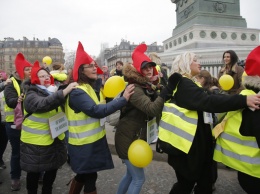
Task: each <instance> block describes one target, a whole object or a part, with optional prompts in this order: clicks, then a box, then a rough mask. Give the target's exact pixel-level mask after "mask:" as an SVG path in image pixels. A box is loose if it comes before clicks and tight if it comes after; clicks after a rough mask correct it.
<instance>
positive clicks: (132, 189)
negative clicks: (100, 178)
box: [116, 160, 145, 194]
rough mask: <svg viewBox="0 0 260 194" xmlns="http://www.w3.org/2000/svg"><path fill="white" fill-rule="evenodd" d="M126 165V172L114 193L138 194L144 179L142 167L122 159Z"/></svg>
mask: <svg viewBox="0 0 260 194" xmlns="http://www.w3.org/2000/svg"><path fill="white" fill-rule="evenodd" d="M123 162H124V163H125V165H126V168H127V169H126V174H125V175H124V177H123V178H122V180H121V181H120V183H119V187H118V190H117V193H116V194H125V193H127V194H138V193H140V191H141V189H142V186H143V184H144V181H145V175H144V168H138V167H135V166H134V165H132V164H131V162H130V161H129V160H123Z"/></svg>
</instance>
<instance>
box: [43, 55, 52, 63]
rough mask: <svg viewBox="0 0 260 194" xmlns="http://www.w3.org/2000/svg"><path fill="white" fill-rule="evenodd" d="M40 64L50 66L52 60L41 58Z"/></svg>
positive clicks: (47, 57)
mask: <svg viewBox="0 0 260 194" xmlns="http://www.w3.org/2000/svg"><path fill="white" fill-rule="evenodd" d="M42 62H43V63H44V64H46V65H50V64H51V63H52V59H51V58H50V57H49V56H46V57H43V59H42Z"/></svg>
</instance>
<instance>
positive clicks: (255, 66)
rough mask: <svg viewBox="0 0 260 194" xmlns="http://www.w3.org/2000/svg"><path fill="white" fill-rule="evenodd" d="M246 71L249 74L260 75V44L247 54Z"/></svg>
mask: <svg viewBox="0 0 260 194" xmlns="http://www.w3.org/2000/svg"><path fill="white" fill-rule="evenodd" d="M245 72H246V74H247V75H248V76H256V75H257V76H260V46H258V47H256V48H255V49H253V50H252V51H251V52H250V53H249V55H248V56H247V59H246V66H245Z"/></svg>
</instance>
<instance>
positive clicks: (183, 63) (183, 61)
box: [170, 52, 196, 78]
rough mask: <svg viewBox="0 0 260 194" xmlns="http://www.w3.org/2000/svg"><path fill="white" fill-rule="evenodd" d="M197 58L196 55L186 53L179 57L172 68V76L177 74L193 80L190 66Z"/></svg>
mask: <svg viewBox="0 0 260 194" xmlns="http://www.w3.org/2000/svg"><path fill="white" fill-rule="evenodd" d="M195 57H196V55H195V54H194V53H191V52H185V53H183V54H181V55H178V56H177V57H176V58H175V59H174V61H173V62H172V68H171V72H170V74H173V73H175V72H177V73H179V74H181V75H184V76H187V77H188V78H192V75H191V69H190V65H191V63H192V62H193V59H194V58H195Z"/></svg>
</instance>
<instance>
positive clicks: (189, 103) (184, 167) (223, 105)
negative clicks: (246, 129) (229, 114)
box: [168, 77, 247, 181]
mask: <svg viewBox="0 0 260 194" xmlns="http://www.w3.org/2000/svg"><path fill="white" fill-rule="evenodd" d="M174 99H175V101H176V104H177V105H178V106H180V107H182V108H186V109H188V110H196V111H197V113H198V123H197V129H196V133H195V137H194V140H193V143H192V146H191V148H190V151H189V153H188V154H185V153H184V152H182V151H180V150H178V149H177V148H175V147H172V149H173V152H174V153H173V154H171V155H169V158H168V163H169V164H170V165H171V166H172V167H173V168H174V170H175V171H176V172H178V173H179V174H181V175H182V176H183V177H185V178H186V179H187V180H191V181H196V180H198V179H199V178H200V177H201V176H205V174H208V173H210V172H211V164H212V154H213V153H212V150H213V147H212V146H213V145H212V132H211V128H210V125H208V124H205V123H204V119H203V111H205V112H211V113H214V112H226V111H232V110H237V109H240V108H245V107H247V104H246V97H245V96H242V95H222V94H215V95H208V94H207V93H206V92H205V91H204V89H203V88H201V87H198V86H197V85H196V84H195V83H194V82H193V81H192V80H190V79H188V78H186V77H183V78H182V80H181V81H180V82H179V84H178V86H177V91H176V93H175V95H174ZM208 176H209V177H210V175H209V174H208Z"/></svg>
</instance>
